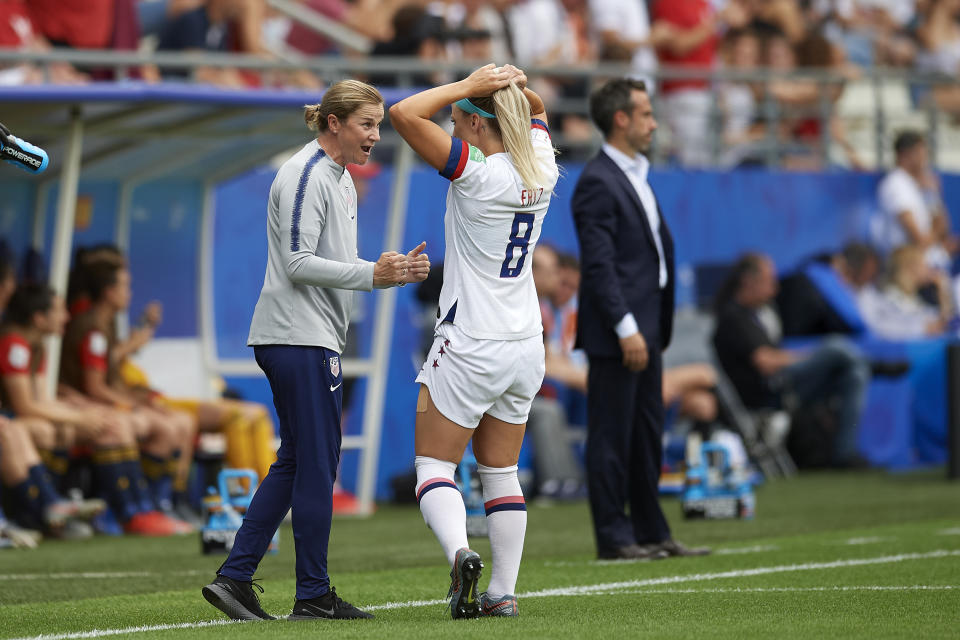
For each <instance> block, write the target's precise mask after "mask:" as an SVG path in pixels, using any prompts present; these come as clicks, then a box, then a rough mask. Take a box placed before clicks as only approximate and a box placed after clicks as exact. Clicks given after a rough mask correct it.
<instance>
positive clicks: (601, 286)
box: [573, 151, 674, 357]
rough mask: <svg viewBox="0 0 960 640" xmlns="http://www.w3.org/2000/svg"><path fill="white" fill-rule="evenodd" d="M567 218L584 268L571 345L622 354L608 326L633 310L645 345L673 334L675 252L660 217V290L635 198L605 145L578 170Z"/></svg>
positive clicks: (598, 352) (650, 243)
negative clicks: (663, 277) (663, 268)
mask: <svg viewBox="0 0 960 640" xmlns="http://www.w3.org/2000/svg"><path fill="white" fill-rule="evenodd" d="M658 209H659V205H658ZM658 213H659V211H658ZM573 219H574V223H575V224H576V227H577V236H578V238H579V239H580V263H581V269H582V275H581V279H580V306H579V312H578V316H577V346H578V347H580V348H582V349H584V350H585V351H586V352H587V354H588V355H592V356H599V357H622V352H621V350H620V341H619V339H618V338H617V333H616V331H615V330H614V327H616V325H617V323H618V322H619V321H620V320H621V318H623V316H624V315H626V314H627V313H628V312H632V313H633V316H634V317H635V318H636V320H637V325H638V326H639V328H640V333H642V334H643V337H644V339H645V340H646V341H647V346H648V347H649V348H650V349H654V348H656V347H657V346H659V347H660V348H661V349H666V348H667V345H668V344H670V336H671V334H672V332H673V304H674V264H673V261H674V258H673V238H672V237H671V235H670V230H669V229H668V228H667V223H666V221H665V220H664V219H663V216H662V215H661V216H660V239H661V242H662V244H663V253H664V258H665V260H666V262H667V286H666V287H665V288H664V289H663V290H661V289H660V287H659V278H660V264H659V259H658V257H657V247H656V245H655V244H654V240H653V232H652V231H651V229H650V223H649V222H648V221H647V216H646V213H645V212H644V209H643V205H642V204H641V203H640V198H639V196H637V192H636V189H634V188H633V184H632V183H631V182H630V179H629V178H628V177H627V176H626V174H624V173H623V171H621V170H620V167H618V166H617V164H616V163H615V162H614V161H613V159H611V158H610V157H609V156H608V155H607V154H605V153H604V152H603V151H601V152H600V153H598V154H597V156H596V157H595V158H594V159H593V160H591V161H590V162H589V163H587V166H586V167H585V168H584V170H583V173H582V174H581V175H580V180H579V181H578V182H577V187H576V189H575V190H574V194H573Z"/></svg>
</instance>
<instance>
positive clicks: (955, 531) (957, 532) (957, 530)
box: [937, 527, 960, 536]
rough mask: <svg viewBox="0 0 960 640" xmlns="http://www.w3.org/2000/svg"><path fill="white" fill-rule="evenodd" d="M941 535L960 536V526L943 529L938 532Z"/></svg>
mask: <svg viewBox="0 0 960 640" xmlns="http://www.w3.org/2000/svg"><path fill="white" fill-rule="evenodd" d="M937 533H938V534H940V535H941V536H960V527H953V528H952V529H943V530H941V531H938V532H937Z"/></svg>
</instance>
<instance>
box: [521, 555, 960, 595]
mask: <svg viewBox="0 0 960 640" xmlns="http://www.w3.org/2000/svg"><path fill="white" fill-rule="evenodd" d="M949 556H960V550H951V551H947V550H943V549H939V550H937V551H930V552H928V553H901V554H898V555H895V556H879V557H875V558H855V559H852V560H833V561H832V562H808V563H805V564H787V565H781V566H778V567H757V568H755V569H738V570H735V571H721V572H719V573H695V574H690V575H684V576H664V577H662V578H648V579H646V580H626V581H623V582H608V583H606V584H594V585H584V586H581V587H559V588H556V589H543V590H540V591H533V592H530V593H525V594H522V595H523V596H526V597H527V598H543V597H549V596H555V595H571V594H574V595H576V594H579V595H583V594H588V593H593V592H597V591H610V590H616V591H620V590H623V589H634V588H637V587H648V586H655V585H661V584H676V583H679V582H701V581H704V580H720V579H725V578H747V577H752V576H762V575H767V574H771V573H787V572H793V571H815V570H818V569H839V568H842V567H859V566H864V565H870V564H889V563H894V562H904V561H906V560H927V559H930V558H946V557H949Z"/></svg>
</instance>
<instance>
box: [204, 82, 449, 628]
mask: <svg viewBox="0 0 960 640" xmlns="http://www.w3.org/2000/svg"><path fill="white" fill-rule="evenodd" d="M305 119H306V121H307V125H308V126H309V127H310V128H311V129H313V130H316V131H318V136H317V139H316V140H313V141H311V142H310V143H308V144H307V145H306V146H304V147H303V149H301V150H300V151H299V152H298V153H297V154H296V155H294V156H293V157H292V158H290V159H289V160H287V161H286V162H285V163H284V164H283V166H281V167H280V170H279V171H278V172H277V177H276V178H275V179H274V181H273V185H272V186H271V188H270V201H269V204H268V211H267V245H268V258H267V270H266V275H265V276H264V280H263V289H262V290H261V292H260V299H259V300H258V301H257V307H256V310H255V311H254V313H253V322H252V323H251V326H250V336H249V338H248V340H247V344H249V345H251V346H252V347H253V348H254V354H255V356H256V359H257V363H258V364H259V365H260V368H261V369H263V371H264V373H265V374H266V375H267V379H268V380H269V381H270V388H271V389H272V391H273V401H274V404H275V406H276V408H277V414H278V416H279V418H280V437H281V444H280V450H279V451H278V452H277V461H276V462H275V463H274V464H273V466H271V467H270V472H269V473H268V474H267V477H266V478H264V480H263V483H262V484H261V485H260V487H259V488H258V489H257V493H256V495H255V496H254V498H253V501H252V502H251V503H250V508H249V509H248V511H247V514H246V517H245V518H244V521H243V526H241V527H240V530H239V531H238V532H237V536H236V540H235V542H234V544H233V550H232V551H231V552H230V556H229V557H228V558H227V561H226V562H225V563H224V564H223V565H222V566H221V567H220V569H219V570H218V571H217V577H216V579H215V580H214V581H213V582H212V583H211V584H209V585H207V586H206V587H204V588H203V595H204V597H205V598H206V599H207V601H209V602H210V603H211V604H212V605H213V606H215V607H217V608H218V609H220V610H221V611H223V612H224V613H226V614H227V615H228V616H230V617H231V618H233V619H235V620H261V619H262V620H269V619H272V617H271V616H270V615H269V614H267V613H266V612H264V611H263V609H262V608H261V607H260V603H259V601H258V599H257V596H256V594H255V593H254V592H253V588H252V587H253V583H252V578H253V574H254V571H256V568H257V565H258V564H259V562H260V559H261V558H262V557H263V554H264V552H265V551H266V549H267V546H268V545H269V543H270V539H271V538H272V537H273V534H274V532H275V531H276V530H277V527H278V526H279V525H280V522H281V520H282V519H283V517H284V515H285V514H286V512H287V510H288V509H290V508H291V507H293V537H294V540H295V543H296V554H297V564H296V567H297V569H296V571H297V594H296V597H297V600H296V603H295V604H294V607H293V613H292V614H291V615H290V619H315V618H337V619H345V618H372V617H373V616H371V615H370V614H368V613H365V612H363V611H360V610H359V609H357V608H356V607H354V606H352V605H351V604H350V603H348V602H345V601H343V600H341V599H340V598H338V597H337V595H336V592H335V591H334V589H333V587H331V586H330V579H329V577H328V576H327V543H328V541H329V537H330V520H331V515H332V500H333V498H332V495H333V482H334V479H335V478H336V473H337V464H338V462H339V460H340V416H341V411H342V394H343V388H342V386H341V385H342V383H343V373H342V372H341V370H340V353H341V352H342V351H343V347H344V343H345V341H346V335H347V325H348V323H349V319H350V308H351V306H352V301H353V291H352V290H362V291H370V290H371V289H373V288H374V287H378V288H381V287H388V286H393V285H399V284H406V283H408V282H421V281H423V280H425V279H426V277H427V273H428V272H429V271H430V261H429V259H428V258H427V254H425V253H422V252H423V249H424V248H425V247H426V243H421V244H420V245H419V246H418V247H417V248H415V249H414V250H413V251H411V252H410V253H408V254H406V255H402V254H399V253H396V252H393V251H390V252H387V253H384V254H382V255H381V256H380V259H379V260H377V262H375V263H374V262H367V261H365V260H361V259H360V258H359V257H358V256H357V192H356V189H355V188H354V185H353V180H352V179H351V177H350V172H349V171H347V170H346V165H347V164H348V163H355V164H361V165H362V164H364V163H366V162H367V160H368V159H369V158H370V153H371V151H372V150H373V147H374V145H375V144H376V143H377V141H378V140H380V123H381V121H382V120H383V97H382V96H381V95H380V93H379V92H378V91H377V90H376V89H375V88H373V87H371V86H370V85H367V84H364V83H362V82H357V81H356V80H345V81H342V82H338V83H336V84H335V85H333V86H332V87H330V89H328V90H327V92H326V93H325V94H324V96H323V101H322V102H321V103H320V104H318V105H312V106H308V107H306V113H305ZM257 586H258V587H259V585H257Z"/></svg>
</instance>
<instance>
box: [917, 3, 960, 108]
mask: <svg viewBox="0 0 960 640" xmlns="http://www.w3.org/2000/svg"><path fill="white" fill-rule="evenodd" d="M917 36H918V38H919V40H920V44H921V51H920V52H919V53H918V54H917V68H918V69H919V70H920V71H925V72H929V73H940V74H943V75H944V76H945V77H946V78H947V79H948V80H947V81H946V82H944V83H942V84H939V85H937V86H935V87H934V89H933V100H934V103H935V104H936V105H937V107H939V108H940V109H943V110H944V111H947V112H948V113H950V114H952V115H953V116H954V118H956V117H958V116H960V86H958V85H957V83H956V81H955V80H956V77H957V75H958V74H960V0H932V1H931V2H930V4H929V6H928V8H927V10H926V11H925V13H924V16H923V18H922V20H921V22H920V25H919V26H918V27H917Z"/></svg>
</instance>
